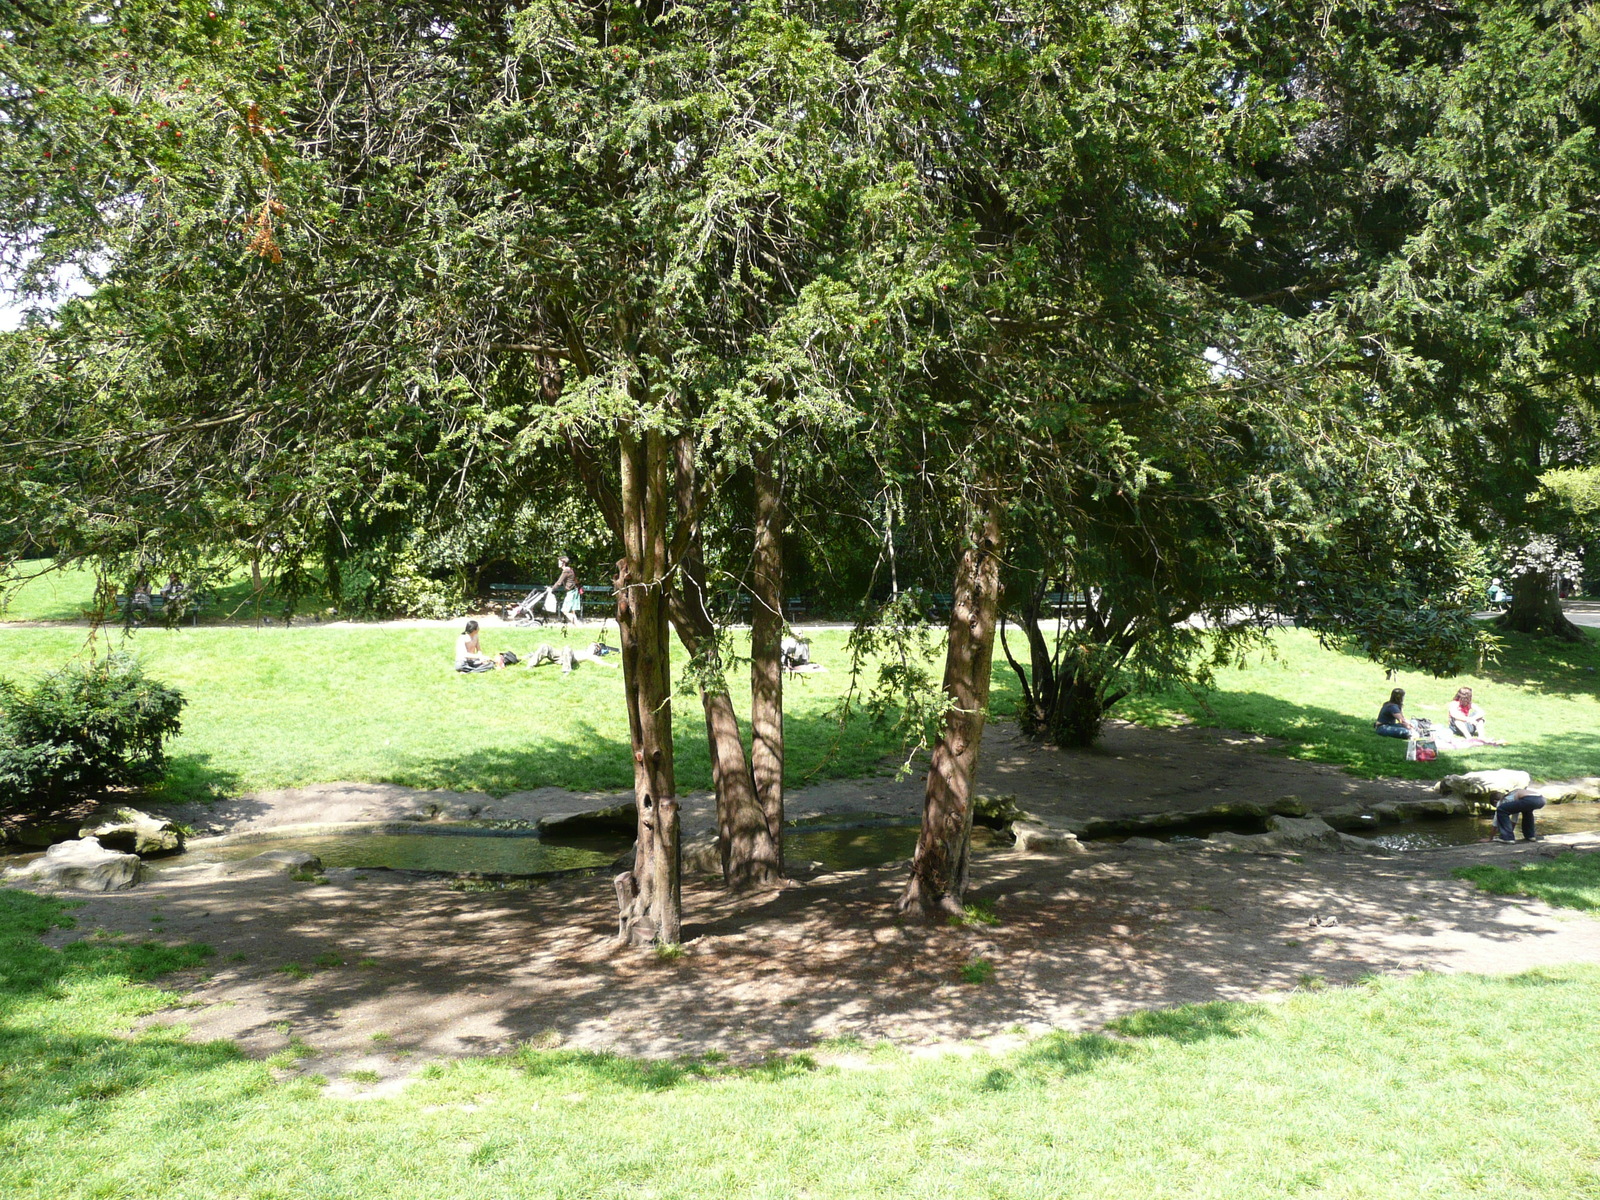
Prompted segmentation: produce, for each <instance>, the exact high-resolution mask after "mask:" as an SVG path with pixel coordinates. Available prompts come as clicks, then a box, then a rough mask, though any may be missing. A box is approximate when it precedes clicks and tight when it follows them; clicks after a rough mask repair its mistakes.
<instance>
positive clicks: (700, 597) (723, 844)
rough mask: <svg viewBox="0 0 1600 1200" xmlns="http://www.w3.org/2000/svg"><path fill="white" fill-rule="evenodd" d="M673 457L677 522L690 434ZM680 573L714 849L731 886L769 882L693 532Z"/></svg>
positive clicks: (691, 473) (691, 471)
mask: <svg viewBox="0 0 1600 1200" xmlns="http://www.w3.org/2000/svg"><path fill="white" fill-rule="evenodd" d="M674 454H675V461H676V475H677V503H678V519H679V520H680V521H685V520H690V519H692V514H693V511H694V491H695V468H694V446H693V444H692V443H691V442H690V441H689V439H688V438H684V437H680V438H678V439H677V440H676V442H675V444H674ZM677 574H678V579H679V584H678V586H677V587H675V588H673V589H672V592H671V603H672V609H671V613H672V624H673V627H674V628H675V629H676V630H677V631H678V640H679V641H680V642H682V643H683V647H684V649H685V650H687V651H688V652H689V653H690V654H691V655H692V656H694V657H695V658H697V659H699V660H700V661H699V665H700V667H701V669H702V670H703V671H704V673H705V674H704V676H703V678H702V682H701V685H700V705H701V708H702V709H703V710H704V711H705V719H706V745H707V748H708V750H709V751H710V754H711V781H712V786H713V787H715V789H716V794H717V849H718V851H719V853H720V857H721V859H722V878H723V882H724V883H725V884H727V886H729V887H730V888H734V889H743V888H747V887H752V886H755V885H757V884H762V883H767V882H770V878H771V872H770V871H769V870H768V864H769V863H771V862H773V861H775V859H776V853H775V851H774V849H773V848H772V846H771V840H770V838H769V837H768V833H767V824H766V820H765V818H764V816H763V814H762V811H761V806H760V804H759V803H758V802H757V799H756V789H755V781H754V778H753V777H752V775H751V772H750V763H749V760H748V759H747V758H746V757H745V752H744V740H743V738H742V737H741V736H740V734H739V718H738V715H737V714H736V713H735V711H734V707H733V697H732V696H730V695H729V694H728V688H727V686H726V684H725V683H723V682H722V661H721V655H720V653H719V652H718V649H717V630H716V624H715V622H713V621H712V619H711V614H710V612H709V610H708V609H707V606H706V584H705V562H704V558H703V555H702V553H701V549H700V538H699V534H698V533H695V534H694V535H692V536H691V538H690V539H689V543H688V546H687V548H686V549H685V551H684V554H683V559H682V562H681V563H680V564H679V570H678V573H677Z"/></svg>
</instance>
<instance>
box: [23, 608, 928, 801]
mask: <svg viewBox="0 0 1600 1200" xmlns="http://www.w3.org/2000/svg"><path fill="white" fill-rule="evenodd" d="M457 632H458V631H457V630H456V629H455V628H453V627H451V628H427V629H398V628H384V627H380V626H372V627H357V628H343V629H327V628H319V627H316V626H308V627H303V628H302V627H297V628H291V629H285V628H282V627H278V628H264V629H257V628H253V627H237V626H235V627H210V628H208V627H205V626H201V627H200V628H198V629H189V628H182V629H144V630H140V631H138V632H137V633H133V634H130V635H124V634H123V633H122V632H121V631H120V630H118V631H114V632H112V633H111V634H110V635H109V638H110V644H112V645H115V646H121V647H125V648H127V649H130V650H131V651H133V652H134V653H136V654H138V655H139V656H140V658H142V659H143V661H144V663H145V666H146V668H147V670H148V671H149V673H150V674H151V675H152V676H153V677H154V678H156V679H159V680H161V681H162V682H164V683H169V684H171V685H173V686H174V687H177V688H178V689H179V690H180V691H182V693H183V694H184V696H186V697H187V698H188V701H189V703H188V706H187V707H186V708H185V709H184V711H183V729H182V732H181V733H180V734H179V735H178V737H177V738H175V739H174V740H173V741H172V742H171V743H170V745H169V757H170V759H171V768H170V771H169V775H168V783H167V792H168V794H169V795H170V796H172V797H174V798H186V797H193V796H200V795H206V794H234V793H238V792H244V791H254V790H259V789H263V788H282V787H296V786H302V785H305V784H311V783H322V782H330V781H334V780H350V781H353V782H372V783H398V784H404V785H408V786H412V787H422V788H450V789H455V790H460V791H469V790H476V791H485V792H490V793H493V794H496V795H503V794H505V793H506V792H512V791H518V790H522V789H528V788H536V787H545V786H556V787H568V788H574V789H579V790H602V789H625V788H630V787H632V785H633V766H632V761H631V757H630V755H629V751H628V718H627V710H626V708H625V706H624V701H623V692H622V669H621V667H620V666H617V667H614V668H613V667H607V666H604V665H600V664H597V663H585V664H582V665H580V666H579V668H578V669H577V670H576V671H575V672H574V673H573V674H572V675H570V676H566V677H563V676H562V675H561V674H560V672H559V670H558V669H557V668H556V667H554V666H545V667H542V668H540V669H538V670H525V669H523V668H521V667H513V668H510V669H508V670H504V671H496V672H493V673H489V674H483V675H460V674H457V673H456V672H455V671H454V670H452V669H451V667H452V661H453V658H452V656H453V653H454V646H455V638H456V634H457ZM87 636H88V630H87V629H84V628H60V629H0V675H5V676H10V677H12V678H18V677H23V676H28V675H33V674H38V673H42V672H45V671H50V670H55V669H58V668H59V667H60V666H62V665H63V664H64V663H66V662H67V661H68V660H69V659H70V658H72V657H73V656H74V655H78V654H82V653H84V652H85V648H86V642H85V639H86V637H87ZM583 636H594V635H593V634H589V635H582V634H576V633H575V634H574V635H573V639H574V644H576V642H577V639H579V638H580V637H583ZM614 636H615V634H614V628H613V637H614ZM559 640H560V634H559V632H557V631H553V630H548V629H515V628H511V627H502V626H497V625H491V626H488V627H486V628H485V630H484V633H483V644H484V647H485V648H486V649H487V650H489V651H491V652H493V651H496V650H500V649H507V648H509V649H513V650H516V651H518V652H519V653H523V652H531V651H532V650H533V649H534V648H535V647H536V646H537V645H538V644H539V643H540V642H544V641H553V642H559ZM844 641H845V634H844V633H842V632H824V631H819V632H818V633H817V634H816V635H815V636H814V637H813V638H812V653H813V655H814V656H815V657H816V658H817V659H818V660H819V661H821V662H824V663H826V664H827V665H828V667H829V670H827V671H825V672H822V673H819V674H814V675H802V676H798V677H796V678H794V679H793V680H791V681H790V682H789V685H788V687H787V689H786V696H785V706H786V718H785V737H786V748H787V761H786V771H785V777H786V778H787V780H788V782H789V783H790V784H791V785H796V786H797V785H799V784H800V783H802V782H803V781H804V780H805V779H806V778H807V777H809V776H811V775H812V774H813V773H820V775H821V776H822V777H838V778H853V777H856V776H860V775H870V774H872V773H873V772H874V771H875V770H877V769H878V766H879V763H880V762H881V761H882V759H883V756H884V755H885V754H888V753H891V752H892V751H894V749H895V748H896V747H895V744H894V743H893V742H892V740H891V739H890V738H889V737H888V736H887V735H886V734H880V733H878V732H877V731H875V730H874V729H873V727H872V726H871V725H870V723H869V722H867V721H866V720H865V719H861V720H858V721H855V722H854V723H852V725H851V726H849V727H848V728H846V729H844V730H841V729H840V728H839V725H838V723H837V721H835V720H834V719H832V718H831V717H830V716H829V715H828V713H829V710H830V709H832V708H833V707H834V706H835V705H836V704H837V702H838V699H839V696H840V694H841V693H842V692H843V690H844V688H845V687H846V686H847V684H848V680H849V670H848V659H847V658H846V656H845V650H844ZM102 645H104V643H102ZM610 661H612V662H616V661H617V660H616V659H614V658H613V659H612V660H610ZM677 665H678V666H679V667H681V666H682V662H681V656H680V660H679V662H678V664H677ZM730 682H731V684H732V686H733V689H734V696H735V702H736V703H737V704H739V705H741V706H742V707H743V708H744V711H745V712H747V713H748V711H749V708H748V706H749V673H748V671H747V670H745V671H740V670H735V671H733V672H731V673H730ZM674 711H675V714H676V717H677V720H676V722H675V723H674V729H673V733H674V746H675V751H676V755H677V773H678V787H679V789H680V790H681V791H689V790H698V789H704V788H709V787H710V786H711V767H710V758H709V755H708V753H707V750H706V739H705V722H704V720H703V719H702V717H701V714H700V704H699V701H698V700H697V699H696V698H694V697H692V696H682V697H679V698H678V699H677V700H676V701H675V703H674ZM748 732H749V730H748V725H747V726H746V735H747V737H748Z"/></svg>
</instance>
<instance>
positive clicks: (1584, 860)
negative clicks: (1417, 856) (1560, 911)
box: [1455, 853, 1600, 912]
mask: <svg viewBox="0 0 1600 1200" xmlns="http://www.w3.org/2000/svg"><path fill="white" fill-rule="evenodd" d="M1455 876H1456V878H1458V879H1470V880H1471V881H1472V882H1473V883H1475V884H1477V885H1478V886H1479V887H1481V888H1482V889H1483V890H1484V891H1486V892H1492V893H1494V894H1495V895H1496V896H1532V897H1533V898H1534V899H1536V900H1543V901H1544V902H1545V903H1546V904H1552V905H1555V906H1556V907H1557V908H1577V909H1583V910H1586V911H1588V912H1600V854H1593V853H1591V854H1563V855H1561V856H1560V857H1559V858H1556V859H1555V860H1554V861H1551V862H1532V863H1523V864H1522V865H1521V866H1516V867H1497V866H1493V865H1491V864H1488V863H1482V864H1479V865H1477V866H1471V867H1457V868H1456V870H1455Z"/></svg>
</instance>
